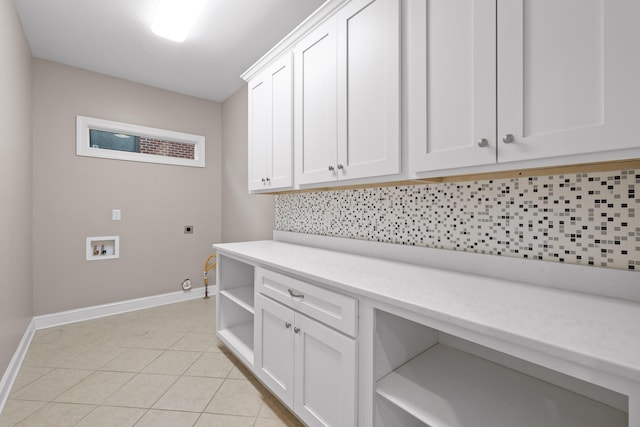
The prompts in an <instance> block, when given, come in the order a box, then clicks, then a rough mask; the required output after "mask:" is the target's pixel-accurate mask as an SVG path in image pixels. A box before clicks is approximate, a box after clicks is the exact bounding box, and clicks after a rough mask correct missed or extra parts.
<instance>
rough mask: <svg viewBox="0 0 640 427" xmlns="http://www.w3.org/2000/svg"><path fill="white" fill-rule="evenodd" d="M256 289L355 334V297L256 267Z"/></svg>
mask: <svg viewBox="0 0 640 427" xmlns="http://www.w3.org/2000/svg"><path fill="white" fill-rule="evenodd" d="M256 292H259V293H261V294H263V295H266V296H268V297H270V298H272V299H274V300H276V301H278V302H281V303H283V304H285V305H287V306H289V307H291V308H293V309H295V310H297V311H299V312H301V313H304V314H306V315H307V316H309V317H311V318H313V319H316V320H318V321H320V322H322V323H324V324H326V325H329V326H331V327H332V328H335V329H337V330H339V331H341V332H344V333H345V334H347V335H350V336H352V337H355V336H356V334H357V326H356V325H357V317H358V316H357V313H358V300H356V299H355V298H351V297H348V296H345V295H342V294H339V293H336V292H333V291H329V290H327V289H324V288H322V287H319V286H315V285H312V284H310V283H306V282H303V281H301V280H297V279H293V278H291V277H288V276H285V275H282V274H279V273H276V272H273V271H270V270H265V269H263V268H259V267H258V268H256Z"/></svg>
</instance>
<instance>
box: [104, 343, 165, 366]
mask: <svg viewBox="0 0 640 427" xmlns="http://www.w3.org/2000/svg"><path fill="white" fill-rule="evenodd" d="M162 353H163V350H153V349H148V348H128V349H126V350H125V351H124V352H123V353H122V354H120V355H119V356H118V357H116V358H115V359H113V360H111V361H110V362H108V363H107V364H106V365H103V366H102V367H100V370H101V371H120V372H140V371H142V370H143V369H144V368H145V367H146V366H147V365H148V364H149V363H151V362H153V361H154V360H155V359H157V358H158V356H160V355H161V354H162Z"/></svg>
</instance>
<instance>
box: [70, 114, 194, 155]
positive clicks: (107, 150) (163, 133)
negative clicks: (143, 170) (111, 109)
mask: <svg viewBox="0 0 640 427" xmlns="http://www.w3.org/2000/svg"><path fill="white" fill-rule="evenodd" d="M76 126H77V130H76V133H77V135H76V154H77V155H78V156H88V157H102V158H106V159H118V160H131V161H137V162H149V163H164V164H170V165H182V166H195V167H204V166H205V161H204V160H205V159H204V146H205V138H204V136H200V135H193V134H188V133H183V132H175V131H170V130H165V129H156V128H150V127H146V126H138V125H132V124H128V123H120V122H113V121H109V120H102V119H96V118H92V117H84V116H77V120H76Z"/></svg>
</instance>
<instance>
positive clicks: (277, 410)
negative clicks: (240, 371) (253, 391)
mask: <svg viewBox="0 0 640 427" xmlns="http://www.w3.org/2000/svg"><path fill="white" fill-rule="evenodd" d="M262 394H263V396H266V397H265V398H264V400H263V403H262V407H261V408H260V412H258V418H277V419H281V420H282V419H287V418H291V417H293V414H291V412H290V411H289V409H287V407H286V406H284V405H283V404H282V403H280V401H279V400H278V399H276V398H275V397H273V396H271V395H270V394H268V391H264V392H262Z"/></svg>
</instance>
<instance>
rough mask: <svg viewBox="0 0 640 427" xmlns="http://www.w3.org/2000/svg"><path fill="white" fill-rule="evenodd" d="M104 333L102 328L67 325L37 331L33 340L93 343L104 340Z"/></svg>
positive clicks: (67, 343) (70, 343)
mask: <svg viewBox="0 0 640 427" xmlns="http://www.w3.org/2000/svg"><path fill="white" fill-rule="evenodd" d="M103 333H104V331H102V330H96V329H90V328H78V327H74V326H72V325H65V326H57V327H54V328H48V329H42V330H39V331H36V333H35V334H34V336H33V341H34V342H35V343H38V344H43V343H48V344H59V345H78V344H83V345H92V344H97V343H98V342H100V341H101V340H102V338H103Z"/></svg>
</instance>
